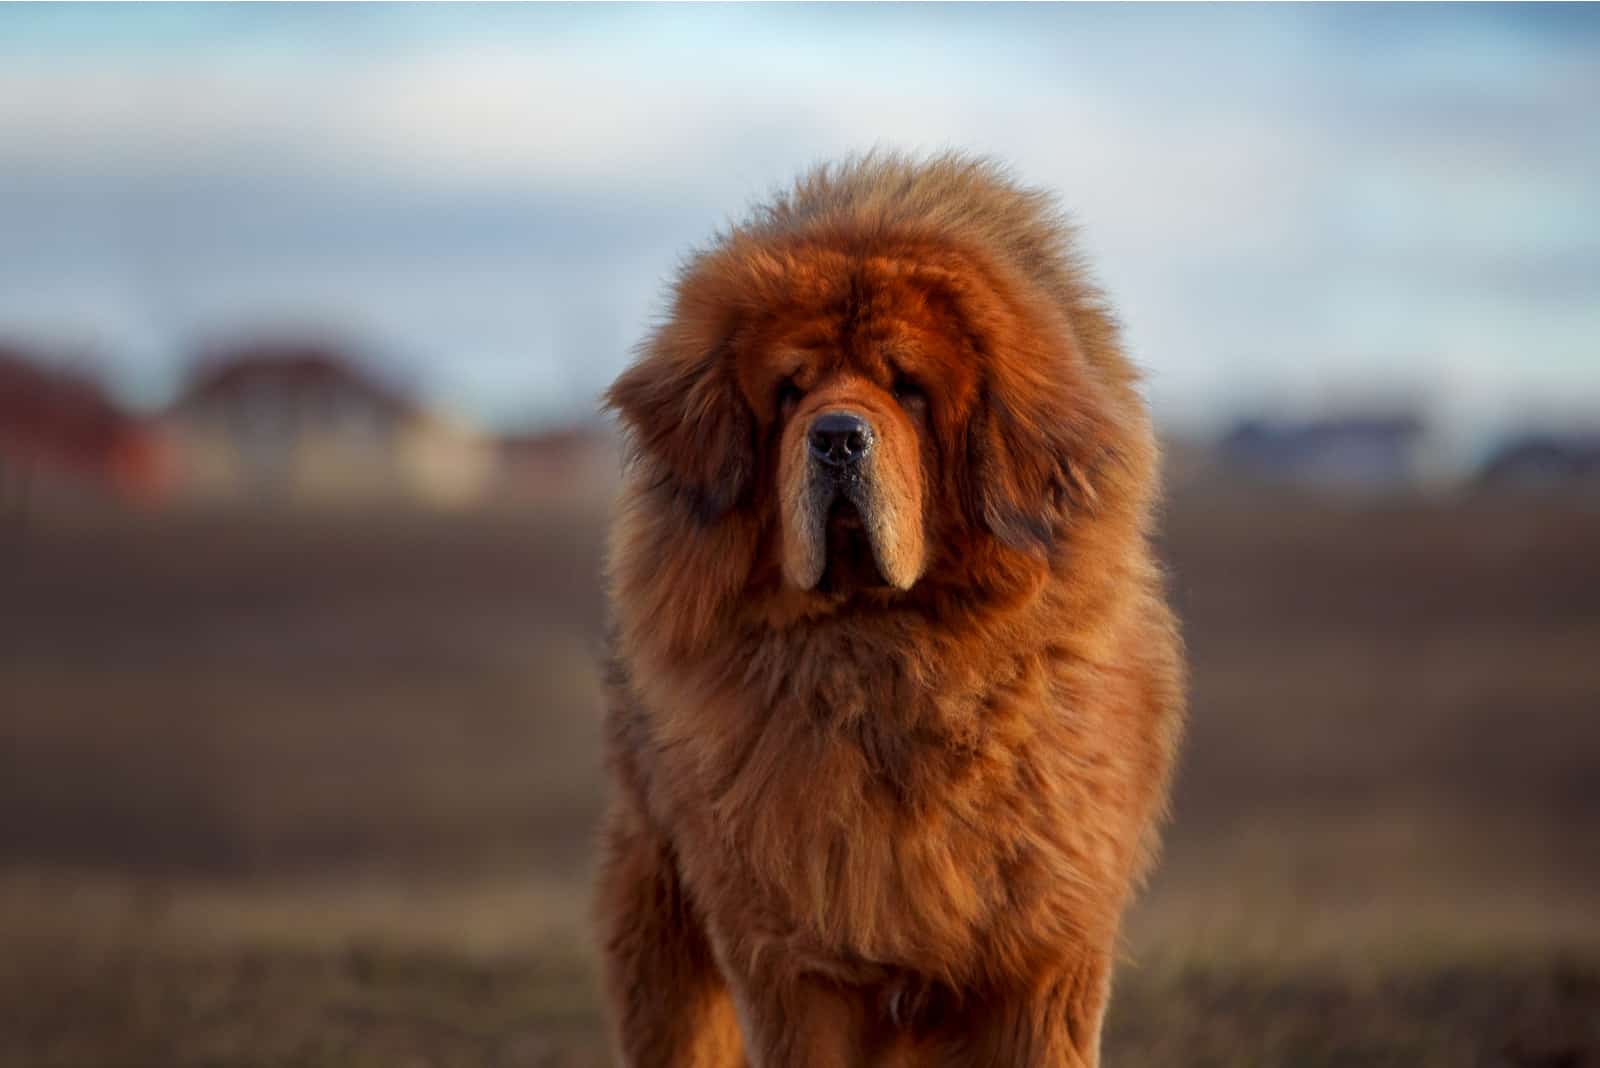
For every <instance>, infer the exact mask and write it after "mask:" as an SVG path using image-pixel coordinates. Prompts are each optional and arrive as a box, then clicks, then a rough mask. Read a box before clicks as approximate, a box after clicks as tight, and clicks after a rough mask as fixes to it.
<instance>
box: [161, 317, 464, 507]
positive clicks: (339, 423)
mask: <svg viewBox="0 0 1600 1068" xmlns="http://www.w3.org/2000/svg"><path fill="white" fill-rule="evenodd" d="M167 428H168V431H169V433H170V434H171V437H172V440H173V442H174V444H175V446H176V453H177V456H178V459H179V461H180V470H179V474H180V479H181V485H182V488H183V490H184V491H185V492H186V493H187V494H189V495H192V496H197V497H206V498H215V499H234V500H239V499H253V500H268V501H275V502H280V503H281V502H289V501H293V502H300V503H312V504H338V503H346V502H370V501H373V500H378V499H390V500H398V501H407V502H413V503H421V504H428V505H439V506H459V505H466V504H471V503H474V502H475V501H477V500H479V499H480V498H481V497H482V495H483V493H484V492H485V490H486V488H487V486H488V484H489V481H490V479H491V477H492V475H493V472H494V460H495V457H494V450H493V448H492V446H491V445H490V443H489V442H488V441H487V440H486V439H485V438H484V437H483V436H482V435H481V434H478V433H477V432H476V431H474V430H473V429H471V428H470V427H467V426H464V425H462V424H461V423H459V422H457V421H455V420H452V419H449V418H446V417H444V416H442V415H440V414H439V413H437V412H434V411H431V410H429V409H428V408H426V407H424V406H423V405H421V404H418V403H417V402H416V401H415V400H413V399H412V398H411V397H410V396H408V395H407V394H405V393H404V392H402V391H401V390H399V389H398V388H396V387H394V386H393V385H390V384H389V383H386V382H384V381H382V380H380V379H379V378H377V377H376V376H375V375H373V374H371V373H370V372H369V371H367V370H365V369H364V368H363V367H362V366H361V365H360V363H359V362H358V361H356V360H355V359H353V358H352V357H350V356H348V355H346V354H345V353H343V352H340V351H338V350H337V349H335V348H334V347H332V346H329V345H324V344H320V343H315V342H257V343H251V344H245V345H236V346H232V347H228V348H225V349H222V350H219V351H214V352H212V353H211V354H209V355H208V356H207V357H206V358H205V359H204V360H203V361H202V362H201V363H200V364H199V365H198V367H197V368H196V370H195V371H194V373H193V375H192V376H191V378H190V381H189V383H188V385H187V386H186V388H185V389H184V390H183V392H182V394H181V396H180V397H179V399H178V401H177V402H176V403H175V404H174V405H173V407H172V409H171V411H170V413H169V415H168V418H167Z"/></svg>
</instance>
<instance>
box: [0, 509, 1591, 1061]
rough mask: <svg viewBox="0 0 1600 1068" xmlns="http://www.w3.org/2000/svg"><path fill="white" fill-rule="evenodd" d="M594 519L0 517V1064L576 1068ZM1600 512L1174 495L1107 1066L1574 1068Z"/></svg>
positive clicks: (1584, 964) (594, 1044)
mask: <svg viewBox="0 0 1600 1068" xmlns="http://www.w3.org/2000/svg"><path fill="white" fill-rule="evenodd" d="M601 521H602V517H601V515H600V514H599V512H598V511H597V510H596V509H594V508H592V507H587V506H576V505H574V506H567V507H557V506H555V505H552V506H550V507H548V508H545V509H542V510H539V511H534V510H511V509H506V510H498V511H490V512H481V513H473V514H470V515H456V516H444V515H420V514H406V513H397V512H392V513H381V514H361V515H357V514H350V513H346V514H343V515H323V516H306V515H301V516H294V515H288V514H278V515H273V514H250V515H240V514H226V513H202V512H190V513H184V512H168V513H136V514H130V513H115V514H113V513H108V512H100V511H92V510H86V509H82V508H70V509H67V508H58V507H56V506H53V505H48V504H40V505H38V506H37V507H36V508H35V509H34V511H33V513H32V514H30V515H29V516H28V517H27V522H26V523H25V524H24V523H23V522H21V517H19V516H15V515H13V516H0V1064H8V1065H9V1064H15V1065H280V1064H281V1065H288V1064H294V1065H315V1064H339V1065H363V1064H372V1065H385V1066H388V1065H411V1064H415V1065H454V1064H463V1065H466V1064H471V1065H501V1064H506V1065H510V1064H519V1065H570V1066H576V1065H598V1064H602V1063H606V1057H605V1051H604V1042H603V1038H602V1027H601V1022H600V1017H599V1010H598V1006H597V1002H596V999H595V997H594V988H593V978H592V976H593V967H592V960H591V956H590V953H589V949H588V943H587V940H586V934H585V931H584V926H583V921H582V918H583V912H584V904H583V899H584V888H585V883H586V880H587V871H588V865H589V858H590V846H591V828H592V827H593V824H594V821H595V818H596V814H597V813H598V811H599V804H600V798H601V783H600V778H599V774H598V730H597V694H596V681H595V676H596V673H595V650H596V648H597V646H598V638H599V632H600V627H601V607H600V600H599V595H598V570H599V559H600V529H601ZM1596 546H1600V509H1597V508H1595V507H1593V506H1592V504H1591V505H1590V506H1588V507H1581V506H1579V505H1578V504H1576V503H1572V502H1563V501H1560V500H1553V499H1548V498H1489V497H1484V498H1471V499H1458V500H1448V501H1446V500H1421V499H1410V500H1390V501H1383V502H1370V501H1369V502H1361V501H1353V500H1343V501H1341V500H1329V499H1314V498H1308V497H1303V496H1292V495H1287V494H1283V493H1270V494H1269V493H1266V492H1246V491H1243V490H1237V489H1228V488H1219V487H1205V488H1192V489H1190V490H1187V491H1185V492H1184V493H1182V494H1180V495H1179V496H1178V497H1177V498H1176V499H1175V500H1174V501H1173V502H1172V503H1171V506H1170V509H1169V515H1168V518H1167V534H1166V538H1165V554H1166V556H1167V558H1168V559H1169V561H1170V563H1171V567H1172V572H1173V588H1174V593H1175V597H1176V599H1177V601H1178V604H1179V606H1180V609H1181V610H1182V613H1183V615H1184V618H1185V621H1186V627H1187V632H1188V636H1189V641H1190V645H1191V651H1192V657H1193V668H1194V710H1193V719H1192V724H1191V729H1190V735H1189V745H1188V748H1187V750H1186V754H1185V759H1184V765H1183V771H1182V776H1181V780H1180V784H1179V788H1178V791H1177V797H1176V799H1175V805H1174V814H1175V822H1174V824H1173V827H1172V831H1171V834H1170V836H1169V847H1168V855H1167V861H1166V863H1165V864H1164V866H1163V867H1162V868H1161V870H1160V871H1159V872H1158V874H1157V875H1156V877H1155V879H1154V880H1153V883H1152V885H1151V887H1150V891H1149V893H1148V895H1147V897H1146V899H1145V900H1144V902H1143V903H1142V904H1141V905H1140V906H1139V908H1138V909H1137V910H1136V912H1135V914H1134V915H1133V917H1132V918H1131V920H1130V924H1129V931H1128V938H1127V954H1126V955H1127V964H1126V966H1125V967H1124V969H1123V970H1122V972H1121V973H1120V975H1119V986H1118V992H1117V996H1116V998H1115V1000H1114V1005H1113V1009H1112V1016H1111V1019H1110V1021H1109V1030H1108V1037H1107V1061H1108V1063H1111V1064H1114V1065H1196V1066H1207V1065H1293V1066H1301V1065H1305V1066H1311V1068H1316V1066H1334V1065H1439V1066H1444V1065H1452V1066H1454V1065H1461V1066H1474V1065H1528V1066H1545V1068H1557V1066H1562V1068H1572V1066H1582V1065H1600V889H1597V888H1600V847H1597V846H1596V843H1597V842H1600V714H1597V713H1600V552H1596V551H1595V547H1596Z"/></svg>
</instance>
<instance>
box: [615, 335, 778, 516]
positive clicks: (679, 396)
mask: <svg viewBox="0 0 1600 1068" xmlns="http://www.w3.org/2000/svg"><path fill="white" fill-rule="evenodd" d="M727 338H728V334H727V332H726V331H712V330H707V329H704V328H701V327H698V326H697V324H695V323H693V322H686V321H684V320H683V319H678V320H674V321H673V322H670V323H668V324H667V325H665V326H663V327H662V328H661V329H660V330H659V331H658V332H657V334H656V336H655V337H654V338H652V339H651V340H650V341H649V342H648V343H647V344H646V345H645V346H644V347H643V349H642V352H641V354H640V357H639V359H638V361H637V362H636V363H634V365H633V366H632V367H630V368H628V369H627V370H626V371H624V372H623V373H622V374H621V376H619V377H618V378H617V380H616V381H615V382H614V383H612V385H611V388H610V390H608V391H607V392H606V397H605V403H606V406H607V407H608V408H611V409H613V410H614V411H616V412H617V413H618V414H619V415H620V416H621V418H622V421H623V423H624V424H625V425H626V427H627V428H628V430H629V432H630V433H631V435H632V437H633V441H634V445H635V447H636V448H637V449H638V450H639V452H640V454H641V456H642V457H643V458H644V459H645V461H646V462H648V463H653V464H655V465H657V466H658V468H659V471H660V473H661V475H662V476H663V477H664V479H665V480H666V481H667V482H668V483H669V484H670V485H671V488H672V489H673V491H674V492H675V493H676V494H677V495H678V496H679V497H681V498H682V499H683V500H684V501H685V502H686V503H687V504H688V505H689V506H690V508H691V509H692V510H693V511H694V513H695V514H696V515H697V516H699V517H700V518H701V519H702V520H703V521H705V522H710V521H712V520H715V519H717V518H718V517H720V516H722V515H723V514H725V513H726V512H727V511H729V510H730V509H731V508H733V507H734V506H735V505H736V504H738V503H739V501H740V500H741V499H742V498H743V497H744V494H745V491H746V490H747V489H748V488H749V484H750V480H751V476H752V474H753V471H754V466H755V455H754V431H755V423H754V420H753V418H752V416H751V414H750V411H749V409H748V407H747V406H746V405H745V402H744V399H743V398H742V397H741V396H740V394H739V388H738V385H737V383H736V381H735V379H734V368H733V364H732V355H731V352H730V350H729V344H728V340H727Z"/></svg>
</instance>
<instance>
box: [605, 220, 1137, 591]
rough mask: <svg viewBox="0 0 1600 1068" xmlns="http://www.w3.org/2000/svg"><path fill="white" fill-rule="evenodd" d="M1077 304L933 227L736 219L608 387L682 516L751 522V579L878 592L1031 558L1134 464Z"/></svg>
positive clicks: (1102, 354) (1056, 543) (1111, 377)
mask: <svg viewBox="0 0 1600 1068" xmlns="http://www.w3.org/2000/svg"><path fill="white" fill-rule="evenodd" d="M1078 310H1079V311H1080V312H1083V313H1085V314H1090V315H1091V317H1092V318H1093V321H1092V322H1090V323H1089V324H1088V328H1089V329H1088V331H1087V333H1086V332H1085V329H1084V326H1083V324H1081V323H1079V322H1075V321H1074V316H1073V311H1074V309H1073V307H1072V306H1071V305H1070V302H1068V301H1065V300H1063V299H1062V297H1061V295H1060V294H1059V293H1057V292H1052V291H1051V290H1050V288H1049V287H1048V285H1046V284H1044V283H1042V282H1041V280H1040V279H1038V278H1036V277H1032V276H1030V275H1029V273H1028V272H1027V271H1026V269H1024V268H1022V267H1019V265H1018V264H1016V263H1015V262H1010V261H1008V260H1007V258H1005V257H1003V256H997V255H995V254H993V252H992V251H991V250H989V249H986V248H984V247H982V245H981V244H976V243H972V242H967V243H962V242H960V241H953V240H950V239H949V238H948V237H947V236H944V235H930V234H928V233H917V232H914V231H911V230H904V231H897V230H895V229H894V228H878V229H876V230H874V231H872V232H869V233H863V232H861V231H860V229H859V228H852V227H849V226H844V227H838V226H835V227H831V228H830V227H820V226H814V227H805V228H788V229H783V230H780V231H777V232H772V231H770V230H769V231H765V232H763V231H754V232H736V233H735V234H734V235H732V236H730V237H729V238H728V239H726V240H725V241H724V242H723V243H722V244H720V245H718V246H717V247H715V248H713V249H711V250H710V251H708V252H706V253H703V254H702V255H701V256H700V257H698V258H697V259H696V260H694V261H692V262H691V263H690V264H689V265H688V267H687V268H686V269H685V272H684V274H683V276H682V277H681V278H680V280H679V284H678V287H677V290H676V299H675V302H674V305H673V308H672V310H671V315H670V317H669V318H668V320H667V321H666V323H665V324H664V325H663V326H662V327H661V328H660V329H659V330H658V331H657V332H656V333H655V335H654V336H653V337H652V338H650V339H649V340H648V341H647V342H646V344H645V345H644V347H643V348H642V351H641V353H640V356H639V359H638V360H637V361H636V362H635V364H634V365H633V366H632V367H631V368H629V369H628V370H627V371H626V372H624V373H623V375H622V376H621V377H620V378H619V379H618V380H617V381H616V383H615V384H614V385H613V386H612V388H611V391H610V393H609V395H608V401H609V403H610V404H611V406H613V407H614V408H615V409H616V410H617V411H618V412H619V413H620V414H621V417H622V419H623V421H624V423H625V424H626V426H627V428H628V429H629V431H630V433H631V437H632V439H633V442H634V447H635V451H636V454H637V455H636V460H637V462H638V463H639V464H641V465H642V466H643V467H644V468H645V470H646V471H647V473H648V477H650V478H651V479H652V480H653V481H654V483H655V484H657V485H659V486H661V487H663V488H665V489H666V490H668V491H669V494H670V497H671V498H672V499H673V500H675V501H676V502H677V507H680V508H681V509H683V510H684V511H685V513H686V514H687V515H691V516H692V517H693V524H695V525H699V526H701V527H709V528H715V527H717V526H718V525H719V524H725V523H730V522H741V523H745V524H747V527H748V529H750V530H753V531H755V530H759V531H760V532H761V534H760V536H759V540H760V543H761V545H760V549H759V551H758V552H756V553H754V554H753V555H752V563H751V567H750V571H751V574H750V576H749V582H750V583H751V584H753V585H759V584H760V583H761V582H763V581H769V580H770V581H772V584H773V585H775V586H780V587H781V588H782V590H783V591H785V593H786V594H787V595H791V596H792V595H794V594H796V593H803V594H809V595H811V596H814V597H816V598H820V599H823V600H826V601H829V602H831V603H835V604H838V603H845V602H849V601H850V600H852V599H853V598H855V597H858V596H860V597H870V598H873V599H876V600H880V601H882V600H893V599H895V598H896V597H902V598H903V597H905V596H907V595H910V594H912V593H914V592H915V591H917V590H918V589H919V588H922V587H925V586H928V585H930V584H931V585H941V584H942V585H943V586H945V587H950V586H956V587H960V586H962V585H969V584H970V582H971V576H972V575H973V574H974V568H975V567H982V568H983V569H984V570H985V572H986V573H988V574H991V575H992V574H993V573H994V572H995V570H996V567H997V564H1000V563H1003V564H1004V565H1005V566H1004V567H1002V568H1001V570H1002V571H1006V572H1008V573H1012V574H1018V573H1021V572H1022V571H1025V570H1029V569H1034V570H1037V569H1038V568H1042V567H1043V566H1045V565H1046V564H1047V563H1048V561H1049V560H1050V559H1051V558H1052V556H1054V555H1057V554H1056V553H1055V550H1057V549H1058V548H1059V547H1060V545H1061V544H1062V540H1063V537H1064V535H1065V533H1066V531H1067V530H1068V529H1069V527H1070V526H1071V525H1072V524H1074V523H1075V522H1078V521H1086V520H1087V519H1088V518H1089V517H1091V516H1093V515H1094V514H1096V513H1097V512H1098V511H1099V510H1101V509H1103V508H1105V507H1106V506H1107V505H1108V503H1110V504H1111V505H1113V506H1116V505H1118V504H1119V502H1122V499H1123V498H1126V497H1129V496H1130V495H1132V494H1133V488H1134V487H1137V486H1138V485H1139V484H1140V483H1141V482H1142V481H1143V480H1144V478H1145V476H1146V475H1147V474H1148V472H1147V471H1144V470H1142V469H1137V468H1139V467H1140V465H1147V464H1148V454H1149V451H1150V449H1149V446H1148V443H1147V442H1146V441H1145V440H1144V436H1145V435H1147V434H1148V430H1147V429H1146V428H1145V426H1144V419H1143V413H1142V409H1141V408H1140V406H1139V405H1138V404H1137V401H1136V399H1135V398H1134V397H1133V391H1132V386H1131V382H1132V379H1133V375H1132V372H1131V371H1130V370H1128V369H1127V367H1126V364H1124V363H1123V362H1122V360H1121V357H1120V355H1116V354H1115V352H1114V338H1112V336H1111V327H1110V325H1109V323H1108V322H1107V320H1106V319H1105V318H1104V316H1103V315H1101V314H1100V313H1099V312H1098V304H1092V303H1088V302H1086V303H1085V304H1084V305H1083V307H1082V308H1079V309H1078ZM1123 503H1126V502H1123ZM1132 503H1139V502H1132ZM686 536H692V535H688V534H686ZM764 564H765V565H771V566H766V567H764V566H763V565H764Z"/></svg>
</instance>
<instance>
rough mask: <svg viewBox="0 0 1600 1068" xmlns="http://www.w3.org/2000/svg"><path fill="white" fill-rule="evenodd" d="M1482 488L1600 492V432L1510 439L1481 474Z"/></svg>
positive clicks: (1531, 435) (1545, 434) (1545, 433)
mask: <svg viewBox="0 0 1600 1068" xmlns="http://www.w3.org/2000/svg"><path fill="white" fill-rule="evenodd" d="M1477 482H1478V484H1479V485H1480V486H1493V487H1501V486H1506V487H1516V488H1521V489H1559V490H1567V489H1584V490H1589V491H1594V492H1600V431H1591V432H1588V433H1575V434H1559V433H1548V432H1529V433H1523V434H1518V435H1515V436H1513V437H1511V438H1508V439H1507V440H1506V441H1505V442H1503V443H1502V444H1501V445H1500V446H1499V447H1498V448H1496V449H1495V450H1494V451H1493V452H1491V453H1490V454H1489V457H1488V459H1487V460H1485V461H1484V463H1483V466H1482V467H1481V468H1480V469H1479V471H1478V478H1477Z"/></svg>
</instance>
